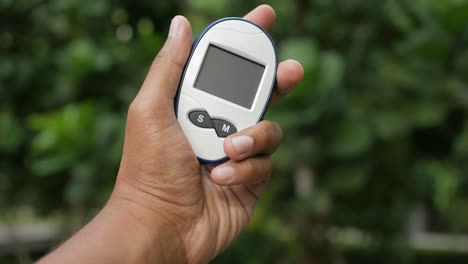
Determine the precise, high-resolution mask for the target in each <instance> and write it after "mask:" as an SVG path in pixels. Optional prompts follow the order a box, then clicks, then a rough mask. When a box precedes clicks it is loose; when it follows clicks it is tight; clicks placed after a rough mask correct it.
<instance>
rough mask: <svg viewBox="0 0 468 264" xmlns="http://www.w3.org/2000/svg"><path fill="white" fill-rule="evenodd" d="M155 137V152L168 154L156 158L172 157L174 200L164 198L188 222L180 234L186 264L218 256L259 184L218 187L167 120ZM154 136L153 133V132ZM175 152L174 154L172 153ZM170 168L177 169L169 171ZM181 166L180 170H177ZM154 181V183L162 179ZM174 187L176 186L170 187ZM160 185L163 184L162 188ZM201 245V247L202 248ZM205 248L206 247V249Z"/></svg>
mask: <svg viewBox="0 0 468 264" xmlns="http://www.w3.org/2000/svg"><path fill="white" fill-rule="evenodd" d="M171 124H173V125H171V126H170V127H169V128H167V129H164V130H163V134H160V135H158V137H159V138H165V139H166V140H165V141H164V144H160V145H159V147H158V150H157V151H155V153H171V157H166V158H164V159H161V157H159V160H174V161H176V162H175V163H172V164H166V165H167V166H169V167H166V168H165V169H166V171H167V172H170V171H177V175H171V173H169V174H166V175H171V176H170V178H172V180H171V181H170V184H173V185H172V187H171V188H170V189H171V190H172V192H173V193H177V194H178V195H175V196H174V195H172V197H175V198H176V199H177V200H173V201H172V200H166V202H169V203H170V206H171V207H174V208H172V209H171V211H173V212H178V213H179V215H178V218H181V219H183V220H184V222H187V223H190V225H189V226H187V230H186V231H185V235H184V234H181V235H182V237H184V242H185V248H186V250H187V258H188V260H189V261H188V262H189V263H204V262H206V261H209V260H210V259H211V258H213V257H215V256H216V255H218V254H219V253H220V252H221V251H222V250H223V249H224V248H225V247H226V246H227V245H229V244H230V243H231V242H232V241H233V240H234V239H235V237H236V236H237V235H238V234H239V233H240V231H241V230H242V229H243V228H244V227H246V226H247V224H248V223H249V220H250V217H251V216H252V212H253V209H254V207H255V204H256V201H257V199H258V197H257V196H258V194H257V193H259V192H260V191H261V188H262V187H263V184H257V185H245V184H241V185H234V186H219V185H217V184H216V183H214V182H213V181H212V180H211V178H210V175H209V173H210V172H209V171H210V167H208V166H201V165H199V163H198V160H197V159H196V157H195V154H194V153H193V151H192V149H191V146H190V144H189V143H188V141H187V140H186V138H185V136H184V135H183V132H182V130H181V128H180V126H179V125H178V124H177V123H176V121H175V120H174V122H171ZM153 136H154V135H153ZM172 155H177V157H175V156H172ZM148 160H152V159H148ZM172 168H174V169H175V168H177V170H173V169H172ZM181 168H184V169H183V170H184V171H181ZM161 180H164V179H160V180H158V181H157V184H155V185H158V186H164V185H166V184H167V183H166V181H165V180H164V181H161ZM175 186H176V188H174V187H175ZM163 188H164V187H163ZM202 248H203V249H202ZM207 249H208V250H207Z"/></svg>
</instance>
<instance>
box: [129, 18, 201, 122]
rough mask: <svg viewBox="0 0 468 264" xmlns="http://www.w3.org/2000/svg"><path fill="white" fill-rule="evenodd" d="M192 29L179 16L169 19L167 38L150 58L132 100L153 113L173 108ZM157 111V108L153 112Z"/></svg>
mask: <svg viewBox="0 0 468 264" xmlns="http://www.w3.org/2000/svg"><path fill="white" fill-rule="evenodd" d="M191 46H192V29H191V26H190V23H189V22H188V20H187V19H186V18H185V17H183V16H176V17H174V18H173V19H172V22H171V26H170V28H169V34H168V38H167V40H166V43H165V44H164V46H163V48H162V49H161V50H160V51H159V54H158V55H157V56H156V58H155V59H154V61H153V63H152V65H151V68H150V70H149V72H148V75H147V76H146V79H145V81H144V83H143V86H142V87H141V89H140V91H139V93H138V95H137V98H135V100H136V101H139V102H138V103H139V104H142V105H145V106H146V107H145V108H147V109H148V108H150V109H148V110H151V112H153V113H162V112H161V111H163V110H168V111H173V109H174V108H173V104H174V97H175V94H176V91H177V87H178V84H179V80H180V77H181V74H182V71H183V68H184V65H185V62H186V61H187V58H188V56H189V54H190V50H191ZM155 110H157V111H155Z"/></svg>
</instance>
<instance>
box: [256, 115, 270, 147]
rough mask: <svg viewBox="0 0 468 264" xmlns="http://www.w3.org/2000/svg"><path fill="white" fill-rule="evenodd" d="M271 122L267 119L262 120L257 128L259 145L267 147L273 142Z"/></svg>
mask: <svg viewBox="0 0 468 264" xmlns="http://www.w3.org/2000/svg"><path fill="white" fill-rule="evenodd" d="M273 129H274V127H273V124H272V123H271V122H269V121H262V123H261V124H260V126H259V127H258V130H257V135H258V138H259V143H260V145H261V147H267V146H269V145H271V144H272V143H273Z"/></svg>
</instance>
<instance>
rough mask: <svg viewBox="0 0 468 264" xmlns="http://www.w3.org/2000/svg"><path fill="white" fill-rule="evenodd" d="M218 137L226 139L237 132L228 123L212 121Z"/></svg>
mask: <svg viewBox="0 0 468 264" xmlns="http://www.w3.org/2000/svg"><path fill="white" fill-rule="evenodd" d="M211 121H213V125H214V128H215V130H216V134H218V137H223V138H224V137H227V136H229V135H232V134H234V133H236V132H237V128H236V127H235V126H234V125H233V124H232V123H230V122H228V121H226V120H222V119H212V120H211Z"/></svg>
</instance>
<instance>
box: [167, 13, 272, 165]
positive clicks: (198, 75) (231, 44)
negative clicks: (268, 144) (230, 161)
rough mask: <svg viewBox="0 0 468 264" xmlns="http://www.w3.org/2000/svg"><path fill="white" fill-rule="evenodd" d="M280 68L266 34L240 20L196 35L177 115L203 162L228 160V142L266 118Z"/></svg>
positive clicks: (181, 85) (217, 24) (228, 20)
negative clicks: (228, 139) (233, 135)
mask: <svg viewBox="0 0 468 264" xmlns="http://www.w3.org/2000/svg"><path fill="white" fill-rule="evenodd" d="M277 64H278V59H277V52H276V48H275V45H274V43H273V40H272V39H271V37H270V36H269V35H268V33H267V32H266V31H265V30H263V29H262V28H261V27H260V26H258V25H256V24H254V23H252V22H250V21H247V20H244V19H242V18H224V19H221V20H218V21H215V22H213V23H212V24H210V25H209V26H208V27H207V28H206V29H205V30H203V32H202V33H201V34H200V35H199V36H198V38H197V39H196V40H195V42H194V44H193V46H192V51H191V53H190V56H189V59H188V61H187V63H186V64H185V68H184V72H183V74H182V77H181V80H180V83H179V89H178V92H177V96H176V99H175V113H176V115H177V119H178V121H179V123H180V125H181V127H182V130H183V132H184V134H185V135H186V137H187V139H188V140H189V142H190V144H191V146H192V149H193V151H194V152H195V154H196V155H197V157H198V159H199V161H200V162H201V163H219V162H222V161H225V160H227V156H226V153H224V148H223V143H224V140H225V138H226V137H228V136H229V135H232V134H234V133H236V132H237V131H240V130H243V129H245V128H248V127H250V126H253V125H255V124H256V123H258V122H259V121H260V120H261V119H262V118H263V115H264V114H265V111H266V108H267V106H268V103H269V101H270V97H271V94H272V91H273V88H274V85H275V82H276V70H277Z"/></svg>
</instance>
